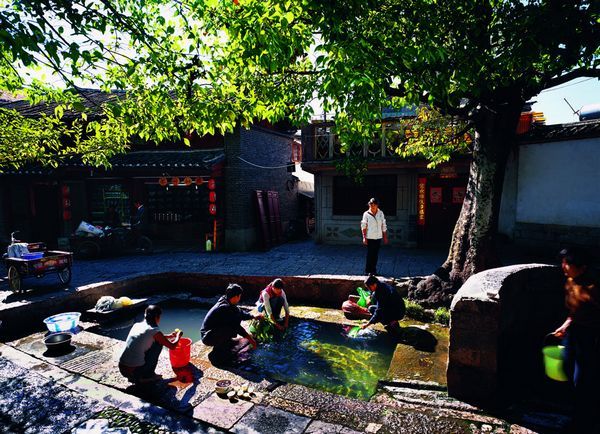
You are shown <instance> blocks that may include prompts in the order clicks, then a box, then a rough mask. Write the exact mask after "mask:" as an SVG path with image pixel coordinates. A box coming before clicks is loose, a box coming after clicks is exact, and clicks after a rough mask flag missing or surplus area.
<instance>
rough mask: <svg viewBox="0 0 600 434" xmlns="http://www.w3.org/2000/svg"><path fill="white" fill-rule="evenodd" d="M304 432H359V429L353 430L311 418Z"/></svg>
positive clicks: (326, 433)
mask: <svg viewBox="0 0 600 434" xmlns="http://www.w3.org/2000/svg"><path fill="white" fill-rule="evenodd" d="M304 433H305V434H360V431H354V430H352V429H350V428H346V427H345V426H340V425H334V424H332V423H327V422H323V421H320V420H313V421H312V422H311V423H310V425H308V427H307V428H306V431H304Z"/></svg>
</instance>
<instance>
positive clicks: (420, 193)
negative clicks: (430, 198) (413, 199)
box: [417, 178, 427, 226]
mask: <svg viewBox="0 0 600 434" xmlns="http://www.w3.org/2000/svg"><path fill="white" fill-rule="evenodd" d="M426 189H427V178H419V183H418V190H417V224H418V225H419V226H425V191H426Z"/></svg>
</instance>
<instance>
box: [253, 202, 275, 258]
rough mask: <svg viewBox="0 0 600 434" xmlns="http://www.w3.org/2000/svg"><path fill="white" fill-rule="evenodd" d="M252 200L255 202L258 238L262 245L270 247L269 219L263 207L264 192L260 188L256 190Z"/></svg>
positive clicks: (266, 247)
mask: <svg viewBox="0 0 600 434" xmlns="http://www.w3.org/2000/svg"><path fill="white" fill-rule="evenodd" d="M254 202H255V204H256V214H257V220H258V229H259V238H260V240H261V244H262V247H263V248H265V249H268V248H270V247H271V232H270V231H269V220H268V216H267V209H266V207H265V201H264V192H263V191H262V190H256V191H255V192H254Z"/></svg>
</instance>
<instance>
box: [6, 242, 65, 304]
mask: <svg viewBox="0 0 600 434" xmlns="http://www.w3.org/2000/svg"><path fill="white" fill-rule="evenodd" d="M27 249H28V250H29V253H27V254H24V255H22V256H21V257H20V258H14V257H8V255H7V254H4V263H5V264H6V270H7V272H8V286H9V287H10V289H11V290H12V291H13V292H19V291H21V281H22V280H23V279H24V278H26V277H33V276H35V277H42V276H44V275H46V274H48V273H57V274H58V279H59V280H60V281H61V283H63V284H64V285H68V284H69V283H70V282H71V277H72V274H71V267H72V266H73V254H72V253H71V252H62V251H60V250H47V249H46V245H45V244H44V243H29V244H28V245H27Z"/></svg>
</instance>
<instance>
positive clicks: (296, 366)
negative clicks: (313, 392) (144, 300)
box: [90, 299, 396, 400]
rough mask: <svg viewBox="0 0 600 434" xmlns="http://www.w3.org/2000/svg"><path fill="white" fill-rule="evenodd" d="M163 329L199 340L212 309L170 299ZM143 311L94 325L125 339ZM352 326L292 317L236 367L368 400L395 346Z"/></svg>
mask: <svg viewBox="0 0 600 434" xmlns="http://www.w3.org/2000/svg"><path fill="white" fill-rule="evenodd" d="M160 305H161V307H162V309H163V314H162V317H161V321H160V328H161V330H163V331H164V332H165V333H169V332H171V331H172V330H174V329H175V328H179V329H181V330H183V331H184V336H186V337H189V338H191V339H192V341H193V342H198V341H200V325H201V324H202V321H203V320H204V317H205V316H206V313H207V312H208V309H209V307H208V306H206V305H201V304H195V303H190V302H186V301H182V300H177V299H172V300H166V301H164V302H161V303H160ZM142 319H143V313H141V312H140V313H138V314H137V315H135V316H131V317H130V318H126V319H122V320H119V321H113V322H110V323H107V324H102V325H101V326H98V327H93V328H92V329H90V331H91V332H93V333H97V334H100V335H103V336H107V337H110V338H114V339H118V340H121V341H124V340H125V339H126V338H127V334H128V332H129V329H130V328H131V326H132V325H133V324H134V323H135V322H137V321H141V320H142ZM348 330H349V326H347V325H346V326H344V325H342V324H337V323H328V322H322V321H316V320H308V319H296V318H294V319H292V320H291V322H290V328H289V329H288V331H287V332H286V333H285V335H284V336H283V337H281V338H279V339H276V340H274V341H272V342H268V343H264V344H261V345H259V347H258V349H256V350H255V351H249V352H248V353H247V354H248V359H247V360H245V361H244V362H242V363H241V364H240V365H239V366H238V368H240V369H243V370H245V371H249V372H254V373H257V374H259V375H261V376H264V377H268V378H271V379H274V380H278V381H282V382H287V383H295V384H301V385H304V386H308V387H313V388H316V389H319V390H324V391H327V392H333V393H337V394H340V395H344V396H349V397H353V398H360V399H365V400H368V399H369V398H370V397H371V396H372V395H373V394H374V393H375V391H376V389H377V383H378V381H379V380H380V379H382V378H385V376H386V374H387V372H388V368H389V366H390V362H391V360H392V356H393V354H394V350H395V348H396V344H395V342H393V341H392V340H391V339H390V338H389V337H388V336H387V334H386V333H381V332H375V331H373V330H366V331H365V332H364V333H361V335H360V336H358V337H355V338H350V337H348Z"/></svg>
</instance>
